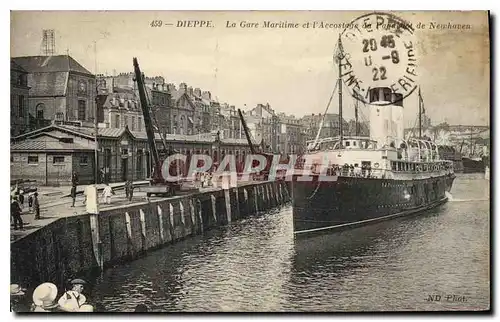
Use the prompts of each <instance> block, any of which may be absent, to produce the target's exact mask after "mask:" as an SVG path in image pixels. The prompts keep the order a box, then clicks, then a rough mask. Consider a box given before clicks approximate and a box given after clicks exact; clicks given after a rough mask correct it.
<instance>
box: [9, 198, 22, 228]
mask: <svg viewBox="0 0 500 322" xmlns="http://www.w3.org/2000/svg"><path fill="white" fill-rule="evenodd" d="M21 213H22V210H21V207H20V206H19V202H18V201H17V198H16V197H14V199H13V200H12V203H11V204H10V216H11V217H12V219H13V221H14V229H15V230H17V229H18V228H19V229H21V230H23V220H22V219H21Z"/></svg>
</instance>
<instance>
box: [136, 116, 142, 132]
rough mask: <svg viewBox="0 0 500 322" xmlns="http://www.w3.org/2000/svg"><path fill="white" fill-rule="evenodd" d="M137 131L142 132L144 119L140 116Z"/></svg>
mask: <svg viewBox="0 0 500 322" xmlns="http://www.w3.org/2000/svg"><path fill="white" fill-rule="evenodd" d="M137 130H138V131H142V118H141V117H140V116H139V117H138V118H137Z"/></svg>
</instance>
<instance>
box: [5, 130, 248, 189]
mask: <svg viewBox="0 0 500 322" xmlns="http://www.w3.org/2000/svg"><path fill="white" fill-rule="evenodd" d="M97 139H98V142H99V151H98V156H97V159H98V169H99V170H101V169H102V170H103V173H104V174H105V178H98V181H99V182H101V181H102V179H105V180H107V181H108V182H123V181H126V180H130V179H131V180H144V179H146V178H148V177H149V176H150V175H151V170H152V164H153V163H152V157H151V154H150V148H149V145H148V142H147V135H146V133H145V131H130V128H125V127H122V128H99V129H98V138H97ZM155 141H156V145H157V148H158V149H159V150H163V149H164V148H163V144H162V140H161V137H160V135H159V134H158V133H157V134H156V135H155ZM167 142H168V144H169V146H170V147H172V148H173V149H174V150H176V151H178V152H179V153H182V154H185V155H187V156H190V155H193V154H195V153H197V154H200V153H203V154H207V155H211V156H212V157H213V158H214V159H217V158H218V156H224V155H227V154H233V155H236V156H238V159H239V161H241V160H242V159H244V157H245V155H246V154H248V153H249V152H250V149H249V146H248V143H247V140H245V139H230V138H220V139H218V138H217V137H216V135H212V134H210V133H208V134H204V135H201V134H199V135H181V134H167ZM94 150H95V132H94V129H93V128H90V127H76V126H67V125H56V124H53V125H50V126H47V127H45V128H42V129H38V130H35V131H32V132H29V133H25V134H22V135H20V136H17V137H14V138H12V139H11V150H10V153H11V158H10V170H11V178H12V179H31V180H36V181H37V182H39V184H41V185H69V184H70V183H71V174H72V172H73V171H76V172H77V174H78V176H79V180H80V183H81V184H89V183H92V182H94V180H95V178H94V174H95V171H94V169H95V168H94V167H95V162H94ZM99 173H101V172H100V171H99Z"/></svg>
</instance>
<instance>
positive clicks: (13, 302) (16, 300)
mask: <svg viewBox="0 0 500 322" xmlns="http://www.w3.org/2000/svg"><path fill="white" fill-rule="evenodd" d="M25 292H26V289H24V288H21V286H19V284H11V285H10V311H11V312H17V313H19V312H29V305H26V303H25V301H26V298H25V297H24V295H25V294H26V293H25Z"/></svg>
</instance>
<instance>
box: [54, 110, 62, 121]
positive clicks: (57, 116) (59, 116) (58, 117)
mask: <svg viewBox="0 0 500 322" xmlns="http://www.w3.org/2000/svg"><path fill="white" fill-rule="evenodd" d="M56 120H58V121H62V120H64V113H62V112H58V113H56Z"/></svg>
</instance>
